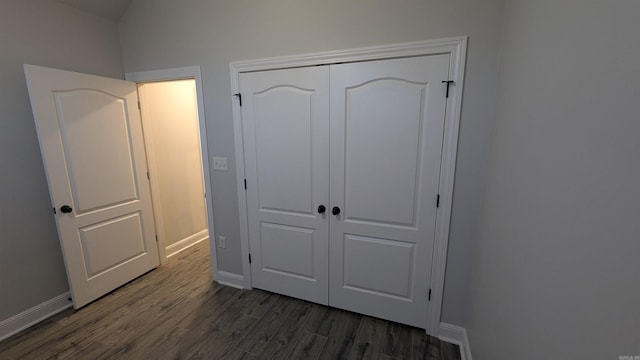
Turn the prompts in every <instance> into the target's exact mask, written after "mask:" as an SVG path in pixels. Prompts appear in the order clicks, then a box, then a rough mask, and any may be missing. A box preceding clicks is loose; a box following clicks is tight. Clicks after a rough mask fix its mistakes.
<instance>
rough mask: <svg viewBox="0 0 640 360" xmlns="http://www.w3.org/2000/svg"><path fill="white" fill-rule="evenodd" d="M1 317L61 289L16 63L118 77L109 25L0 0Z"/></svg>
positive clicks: (60, 8) (33, 2) (40, 0)
mask: <svg viewBox="0 0 640 360" xmlns="http://www.w3.org/2000/svg"><path fill="white" fill-rule="evenodd" d="M0 49H1V50H0V53H1V55H0V78H1V79H2V80H1V81H0V119H1V120H0V169H2V170H1V174H0V207H2V209H1V210H0V213H1V214H2V216H0V321H2V320H4V319H7V318H9V317H11V316H13V315H15V314H18V313H20V312H22V311H24V310H26V309H28V308H31V307H33V306H35V305H37V304H40V303H42V302H44V301H46V300H49V299H51V298H53V297H55V296H58V295H60V294H62V293H64V292H65V291H68V284H67V277H66V273H65V270H64V265H63V262H62V255H61V252H60V244H59V242H58V235H57V232H56V227H55V223H54V219H53V214H52V209H51V202H50V200H49V192H48V190H47V183H46V180H45V175H44V168H43V165H42V158H41V156H40V149H39V145H38V139H37V137H36V131H35V125H34V122H33V116H32V114H31V105H30V103H29V97H28V94H27V86H26V82H25V79H24V73H23V70H22V64H23V63H30V64H36V65H43V66H51V67H57V68H62V69H69V70H75V71H82V72H88V73H94V74H100V75H107V76H111V77H119V78H121V77H122V74H123V71H122V59H121V54H120V45H119V42H118V35H117V28H116V25H115V24H114V23H111V22H108V21H106V20H103V19H99V18H96V17H94V16H91V15H86V14H84V13H80V12H78V11H76V10H73V9H71V8H69V7H67V6H65V5H57V4H55V3H53V2H52V1H51V0H2V1H0Z"/></svg>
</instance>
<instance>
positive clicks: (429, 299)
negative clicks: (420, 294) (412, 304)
mask: <svg viewBox="0 0 640 360" xmlns="http://www.w3.org/2000/svg"><path fill="white" fill-rule="evenodd" d="M428 301H431V289H429V298H428Z"/></svg>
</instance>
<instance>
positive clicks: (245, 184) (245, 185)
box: [244, 179, 247, 190]
mask: <svg viewBox="0 0 640 360" xmlns="http://www.w3.org/2000/svg"><path fill="white" fill-rule="evenodd" d="M244 189H245V190H247V179H244Z"/></svg>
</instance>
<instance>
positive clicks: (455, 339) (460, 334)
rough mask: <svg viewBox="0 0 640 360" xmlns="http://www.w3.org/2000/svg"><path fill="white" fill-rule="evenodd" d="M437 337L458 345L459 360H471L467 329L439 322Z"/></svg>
mask: <svg viewBox="0 0 640 360" xmlns="http://www.w3.org/2000/svg"><path fill="white" fill-rule="evenodd" d="M438 339H440V340H442V341H446V342H448V343H452V344H456V345H458V346H460V356H461V360H472V359H471V348H470V347H469V338H468V337H467V329H465V328H463V327H461V326H457V325H451V324H447V323H444V322H441V323H440V331H439V332H438Z"/></svg>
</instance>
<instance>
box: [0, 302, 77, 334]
mask: <svg viewBox="0 0 640 360" xmlns="http://www.w3.org/2000/svg"><path fill="white" fill-rule="evenodd" d="M70 296H71V294H70V293H69V292H66V293H64V294H60V295H58V296H56V297H54V298H53V299H49V300H47V301H45V302H43V303H42V304H39V305H36V306H34V307H32V308H30V309H27V310H25V311H23V312H21V313H19V314H17V315H14V316H12V317H10V318H8V319H6V320H3V321H2V322H0V341H1V340H4V339H6V338H8V337H10V336H12V335H15V334H17V333H19V332H20V331H22V330H24V329H26V328H28V327H30V326H33V325H35V324H37V323H39V322H41V321H42V320H45V319H47V318H49V317H51V316H53V315H55V314H57V313H59V312H61V311H63V310H66V309H68V308H70V307H71V305H72V304H71V300H70V299H69V297H70Z"/></svg>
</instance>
